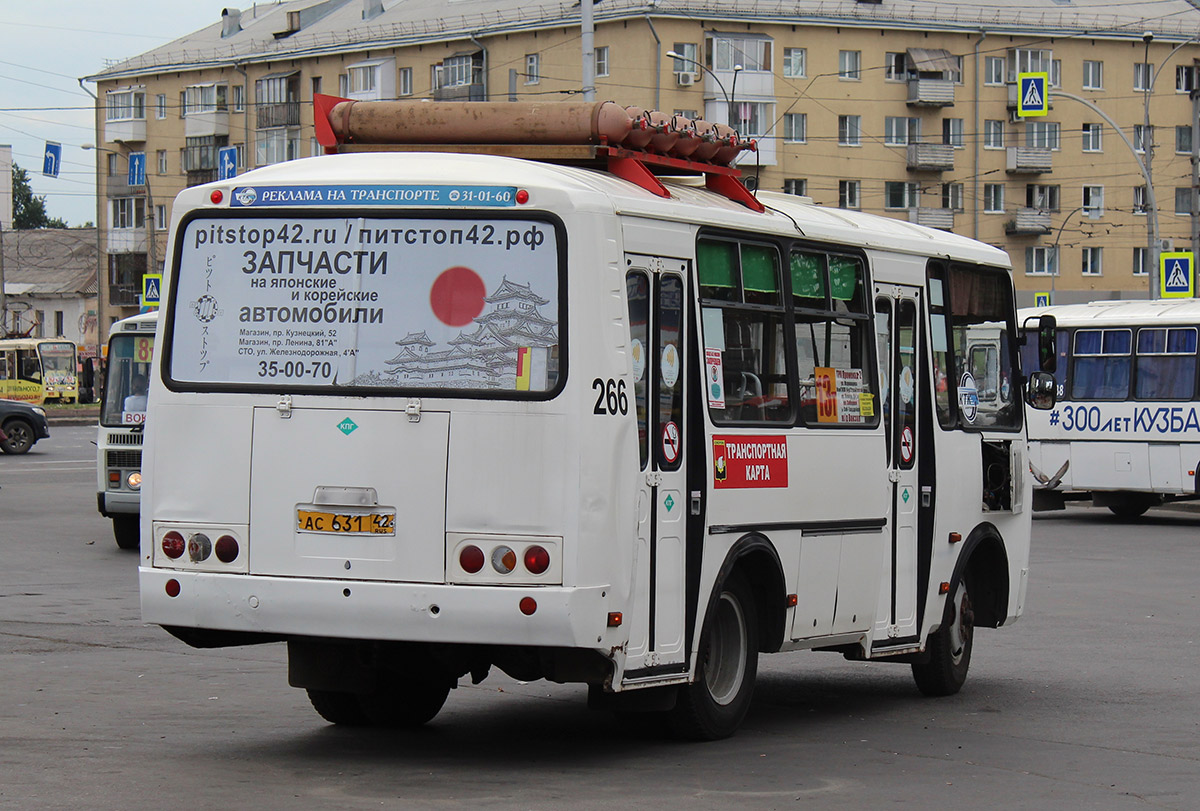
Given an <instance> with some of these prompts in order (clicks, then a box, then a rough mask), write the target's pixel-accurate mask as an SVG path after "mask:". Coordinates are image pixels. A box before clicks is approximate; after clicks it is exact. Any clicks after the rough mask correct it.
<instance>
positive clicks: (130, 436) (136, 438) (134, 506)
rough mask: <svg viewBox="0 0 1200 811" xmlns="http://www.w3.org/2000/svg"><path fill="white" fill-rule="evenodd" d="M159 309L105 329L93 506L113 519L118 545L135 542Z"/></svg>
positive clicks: (132, 545)
mask: <svg viewBox="0 0 1200 811" xmlns="http://www.w3.org/2000/svg"><path fill="white" fill-rule="evenodd" d="M157 324H158V313H157V312H150V313H143V314H141V315H135V316H131V317H129V318H125V319H122V320H121V321H117V322H116V323H114V324H113V325H112V328H111V329H110V330H109V333H108V362H107V365H106V366H105V372H104V397H103V399H102V400H101V402H100V429H99V432H98V434H97V439H96V448H97V451H96V475H97V480H96V507H97V509H99V510H100V514H101V515H103V516H104V517H105V518H111V519H112V522H113V536H114V537H115V538H116V541H117V546H119V547H121V548H122V549H136V548H137V547H138V532H139V518H138V516H139V513H140V510H141V500H142V495H141V487H142V435H143V430H144V429H145V427H146V391H147V386H148V384H149V382H150V361H151V360H152V358H153V357H154V329H155V327H156V326H157Z"/></svg>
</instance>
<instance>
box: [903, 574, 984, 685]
mask: <svg viewBox="0 0 1200 811" xmlns="http://www.w3.org/2000/svg"><path fill="white" fill-rule="evenodd" d="M974 638H975V612H974V610H973V609H972V608H971V596H970V594H969V593H968V592H967V583H966V581H965V580H959V581H958V585H957V586H956V587H955V589H954V597H953V598H952V599H950V600H947V602H946V611H945V614H944V615H943V617H942V625H941V627H940V628H938V629H937V630H936V631H934V632H933V633H932V634H930V635H929V643H928V645H927V646H926V651H927V652H928V654H929V659H928V660H927V661H924V662H914V663H913V666H912V673H913V679H914V680H915V681H916V682H917V689H918V690H920V691H921V692H922V693H924V694H925V695H927V696H950V695H954V694H955V693H957V692H958V691H959V690H960V689H961V688H962V686H963V683H964V682H965V681H966V680H967V670H969V669H970V667H971V646H972V643H973V641H974Z"/></svg>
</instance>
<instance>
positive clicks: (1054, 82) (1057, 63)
mask: <svg viewBox="0 0 1200 811" xmlns="http://www.w3.org/2000/svg"><path fill="white" fill-rule="evenodd" d="M1049 79H1050V86H1051V87H1062V60H1061V59H1051V60H1050V77H1049Z"/></svg>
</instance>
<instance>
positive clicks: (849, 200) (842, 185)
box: [838, 180, 861, 208]
mask: <svg viewBox="0 0 1200 811" xmlns="http://www.w3.org/2000/svg"><path fill="white" fill-rule="evenodd" d="M859 183H860V182H859V181H857V180H839V181H838V207H839V208H858V207H859V206H860V205H861V202H860V200H859V194H858V191H859Z"/></svg>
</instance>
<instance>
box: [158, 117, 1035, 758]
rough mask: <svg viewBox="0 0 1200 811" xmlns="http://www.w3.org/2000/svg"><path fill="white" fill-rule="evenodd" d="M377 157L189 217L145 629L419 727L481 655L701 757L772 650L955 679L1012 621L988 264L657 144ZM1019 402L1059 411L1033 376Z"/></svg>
mask: <svg viewBox="0 0 1200 811" xmlns="http://www.w3.org/2000/svg"><path fill="white" fill-rule="evenodd" d="M372 104H379V105H384V106H382V107H380V108H378V109H379V110H380V111H381V113H382V114H383V115H384V119H380V120H385V119H386V116H387V114H388V113H387V111H388V110H393V111H395V110H401V111H403V110H405V109H406V108H405V107H404V106H403V105H399V106H392V107H389V106H387V105H394V104H395V103H390V102H380V103H360V105H365V106H358V107H355V110H356V111H358V110H366V109H369V108H370V107H371V105H372ZM418 107H419V111H420V113H421V115H423V116H424V115H429V116H432V117H433V118H435V119H436V118H437V117H438V116H443V115H452V114H453V111H452V110H451V106H450V105H437V104H426V105H418ZM462 107H463V106H462V105H458V106H457V109H458V110H461V109H462ZM500 107H503V108H504V110H518V108H519V110H518V111H519V112H520V114H522V115H526V116H529V115H536V114H541V113H542V112H543V111H548V110H549V108H551V107H554V105H538V106H533V107H531V106H530V105H522V104H516V103H510V104H508V105H497V106H496V108H497V109H498V108H500ZM587 107H588V109H589V110H590V109H591V105H587ZM414 109H416V108H414ZM479 109H481V110H482V109H483V108H482V107H480V108H479ZM488 109H492V108H488ZM446 110H451V111H450V112H446ZM371 112H374V110H373V109H372V110H371ZM601 112H603V111H601ZM497 114H498V115H503V112H500V113H497ZM547 114H549V113H547ZM584 117H585V118H586V117H587V116H584ZM332 118H336V119H337V120H339V121H341V120H343V116H341V115H340V114H335V115H334V116H332ZM344 118H345V119H346V120H352V115H346V116H344ZM483 129H485V130H488V131H489V132H490V131H492V129H493V128H491V127H483ZM318 131H320V130H318ZM356 140H360V141H362V140H365V139H362V138H360V139H356ZM455 142H457V141H455ZM368 148H371V149H374V150H375V151H373V152H368V153H366V154H339V155H329V156H323V157H318V158H312V159H307V160H298V161H290V162H287V163H283V164H278V165H275V166H271V167H267V168H263V169H259V170H257V171H254V172H251V173H249V174H246V175H244V176H241V177H238V178H237V179H236V181H228V182H218V183H211V184H208V185H205V186H198V187H195V188H190V189H187V190H185V191H183V192H182V193H181V194H180V195H179V196H178V197H177V198H176V202H175V205H174V206H173V212H174V218H175V219H174V222H173V223H172V238H171V248H170V255H169V257H168V260H167V267H168V270H167V278H166V284H165V288H164V289H165V290H166V291H167V295H166V296H165V297H164V307H163V315H162V318H163V324H162V333H161V345H160V346H159V347H158V351H157V352H156V353H155V357H154V367H153V376H154V385H153V386H152V387H151V393H150V410H149V415H150V420H149V424H148V427H147V437H146V440H147V441H146V447H145V470H146V485H145V490H144V494H143V497H144V499H145V504H146V510H145V512H144V514H143V534H142V537H143V545H142V549H141V566H140V579H141V593H142V608H143V615H144V618H145V619H146V621H148V622H152V623H157V624H159V625H162V626H164V627H165V628H166V629H167V630H169V631H170V632H171V633H173V634H175V635H176V636H178V637H179V638H181V639H182V640H184V641H185V642H187V643H189V644H192V645H195V646H201V647H205V646H223V645H239V644H250V643H257V642H268V641H276V640H285V641H286V642H287V645H288V656H289V670H288V677H289V681H290V683H291V684H292V685H293V686H296V687H301V688H305V689H306V690H307V691H308V694H309V697H310V698H311V701H312V703H313V705H314V706H315V708H316V710H317V711H318V712H319V713H320V714H321V715H322V716H323V717H324V718H326V719H328V720H330V721H332V722H335V723H343V724H379V725H415V724H421V723H424V722H426V721H428V720H429V719H431V718H432V717H433V716H434V715H436V713H437V712H438V710H439V709H440V708H441V706H442V704H443V702H444V701H445V700H446V698H447V695H448V693H449V691H450V690H451V689H452V688H453V687H454V686H456V685H457V683H458V681H459V679H460V678H462V677H464V676H466V675H468V674H469V675H470V676H471V678H472V680H473V681H476V682H477V681H479V680H481V679H483V678H484V677H485V676H486V675H487V673H488V672H489V669H490V668H491V667H493V666H495V667H497V668H499V669H501V670H503V671H504V672H506V673H508V674H509V675H511V676H512V677H514V678H518V679H522V680H530V679H536V678H547V679H551V680H555V681H560V682H582V683H586V684H588V685H589V687H590V697H591V701H592V703H593V704H594V705H596V706H600V707H610V708H613V709H617V710H624V711H628V712H634V711H651V710H653V711H662V712H667V713H668V715H667V717H668V718H669V719H670V723H671V725H672V727H673V728H674V729H675V730H676V731H677V732H678V733H680V734H682V735H685V736H690V737H696V738H706V739H708V738H717V737H722V736H726V735H730V734H732V733H733V732H734V731H735V730H736V728H737V726H738V725H739V724H740V722H741V720H742V718H743V716H744V715H745V712H746V710H747V708H748V706H749V703H750V698H751V694H752V691H753V686H754V681H755V675H756V669H757V662H758V655H759V653H760V652H777V651H785V650H802V649H820V650H825V651H832V652H836V653H840V654H842V655H844V656H845V657H847V658H850V659H860V660H861V659H879V660H885V661H896V662H904V663H908V664H911V666H912V670H913V674H914V676H915V678H916V682H917V685H918V686H919V687H920V689H921V690H922V691H924V692H926V693H928V694H935V695H940V694H949V693H953V692H955V691H957V690H958V689H959V688H960V687H961V685H962V684H963V681H964V679H965V678H966V674H967V669H968V666H969V663H970V658H971V650H972V646H973V640H974V629H975V628H977V627H996V626H1000V625H1006V624H1008V623H1011V622H1012V621H1014V620H1015V619H1016V618H1017V617H1018V616H1020V614H1021V612H1022V609H1023V607H1024V601H1025V592H1026V584H1027V582H1028V581H1027V576H1028V565H1029V538H1030V513H1029V510H1028V509H1027V501H1028V497H1029V492H1030V490H1029V488H1030V485H1029V477H1028V475H1027V465H1028V462H1027V457H1026V447H1025V427H1024V407H1023V406H1024V403H1023V396H1025V391H1026V388H1027V387H1026V385H1025V382H1026V381H1025V379H1024V378H1023V377H1022V375H1021V373H1020V369H1019V367H1018V355H1017V352H1016V346H1015V342H1014V341H1011V340H1007V339H1006V340H1000V336H1008V337H1011V336H1014V335H1015V330H1016V322H1015V317H1016V313H1015V309H1014V305H1013V300H1014V299H1013V285H1012V278H1011V270H1010V267H1009V261H1008V257H1007V256H1006V255H1005V254H1004V253H1003V252H1002V251H999V250H997V249H995V248H992V247H989V246H987V245H984V244H982V243H979V242H975V241H972V240H969V239H966V238H963V237H959V236H955V235H953V234H950V233H946V232H943V231H935V230H931V229H927V228H922V227H918V226H915V225H911V224H909V223H906V222H901V221H897V220H892V219H884V218H880V217H874V216H870V215H866V214H862V213H858V212H854V211H843V210H829V209H823V208H820V207H818V206H815V205H812V204H811V202H809V201H806V200H804V199H802V198H797V197H795V196H791V195H782V194H760V195H759V196H758V199H755V198H753V197H751V196H750V195H749V194H748V193H747V192H746V191H745V188H744V187H742V186H740V184H738V183H736V182H734V181H732V179H731V178H730V177H729V174H728V171H727V173H726V174H725V175H723V177H725V179H726V180H730V181H731V184H732V185H729V184H724V183H723V182H722V181H721V179H720V178H717V179H714V178H713V175H714V174H719V170H718V169H716V168H713V167H712V165H711V164H705V165H701V164H690V165H688V168H689V169H690V171H693V172H697V173H700V172H704V173H706V175H707V185H708V186H709V188H705V187H703V186H697V185H696V184H694V183H691V182H687V181H685V182H676V181H673V180H671V179H670V178H656V177H654V176H653V175H651V173H650V171H649V170H648V168H647V166H653V165H654V161H653V156H647V157H641V156H635V158H634V160H635V162H636V164H637V166H633V167H631V166H630V165H629V164H626V163H621V160H624V159H626V157H627V156H622V155H616V158H617V159H616V160H612V161H610V162H609V164H608V165H609V166H610V168H612V170H613V171H612V172H606V171H602V170H600V169H595V168H579V167H573V166H560V165H554V164H552V163H550V162H534V161H529V160H517V159H513V158H508V157H502V156H499V155H495V154H434V153H422V152H417V153H415V154H414V153H408V154H405V153H404V152H401V151H388V150H386V149H381V148H380V147H378V146H373V147H372V146H370V145H368ZM589 148H590V149H597V148H593V147H589ZM503 149H505V147H494V148H493V151H502V150H503ZM598 149H600V150H603V149H606V148H605V147H600V148H598ZM572 150H573V151H572ZM481 151H482V150H481ZM565 152H566V153H569V154H568V157H569V156H572V155H573V156H574V157H575V158H576V159H577V158H578V156H579V154H580V151H579V150H578V149H575V148H574V145H571V149H569V150H565ZM608 154H609V156H610V158H611V157H613V156H614V154H615V153H612V152H609V153H608ZM597 155H598V156H599V158H600V160H599V161H598V162H599V163H600V164H601V166H603V165H604V159H603V156H604V152H603V151H600V152H598V153H596V152H593V156H594V157H595V156H597ZM680 165H684V164H683V162H682V161H680V162H678V163H676V164H673V167H674V168H677V167H678V166H680ZM639 167H640V168H639ZM618 174H619V175H620V176H617V175H618ZM733 187H736V188H733ZM763 204H765V206H766V207H765V208H764V205H763ZM972 331H983V332H986V333H987V334H988V335H989V336H995V339H996V345H997V346H999V347H1002V348H1003V351H1002V352H1001V353H1000V354H999V356H998V357H997V358H996V364H997V367H996V368H997V373H998V374H1004V375H1005V376H1006V379H1007V380H1009V381H1010V383H1011V385H1010V387H1009V388H1008V389H1007V390H1006V391H1005V392H1003V393H1002V394H1000V395H997V396H996V397H994V398H992V399H985V398H982V397H980V396H979V395H978V389H977V387H976V383H975V382H974V378H973V375H972V373H971V371H970V370H969V369H967V368H964V367H963V366H962V364H961V363H960V362H959V361H958V360H957V359H956V355H957V354H958V353H961V352H962V351H963V350H964V349H965V347H966V345H967V341H968V338H967V336H968V335H969V334H971V333H972ZM939 377H940V378H942V379H949V380H952V381H953V385H952V386H950V387H948V388H947V387H941V388H940V389H938V388H937V387H935V385H934V380H935V379H938V378H939ZM1028 388H1029V389H1030V390H1032V391H1033V392H1034V394H1036V395H1037V398H1036V399H1038V401H1039V404H1040V405H1043V406H1047V407H1048V405H1049V400H1048V399H1047V398H1051V397H1052V395H1053V380H1052V378H1050V377H1049V376H1047V375H1043V374H1041V373H1039V374H1038V376H1035V377H1034V379H1033V380H1032V381H1031V385H1030V386H1029V387H1028ZM214 437H215V438H218V439H214Z"/></svg>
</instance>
